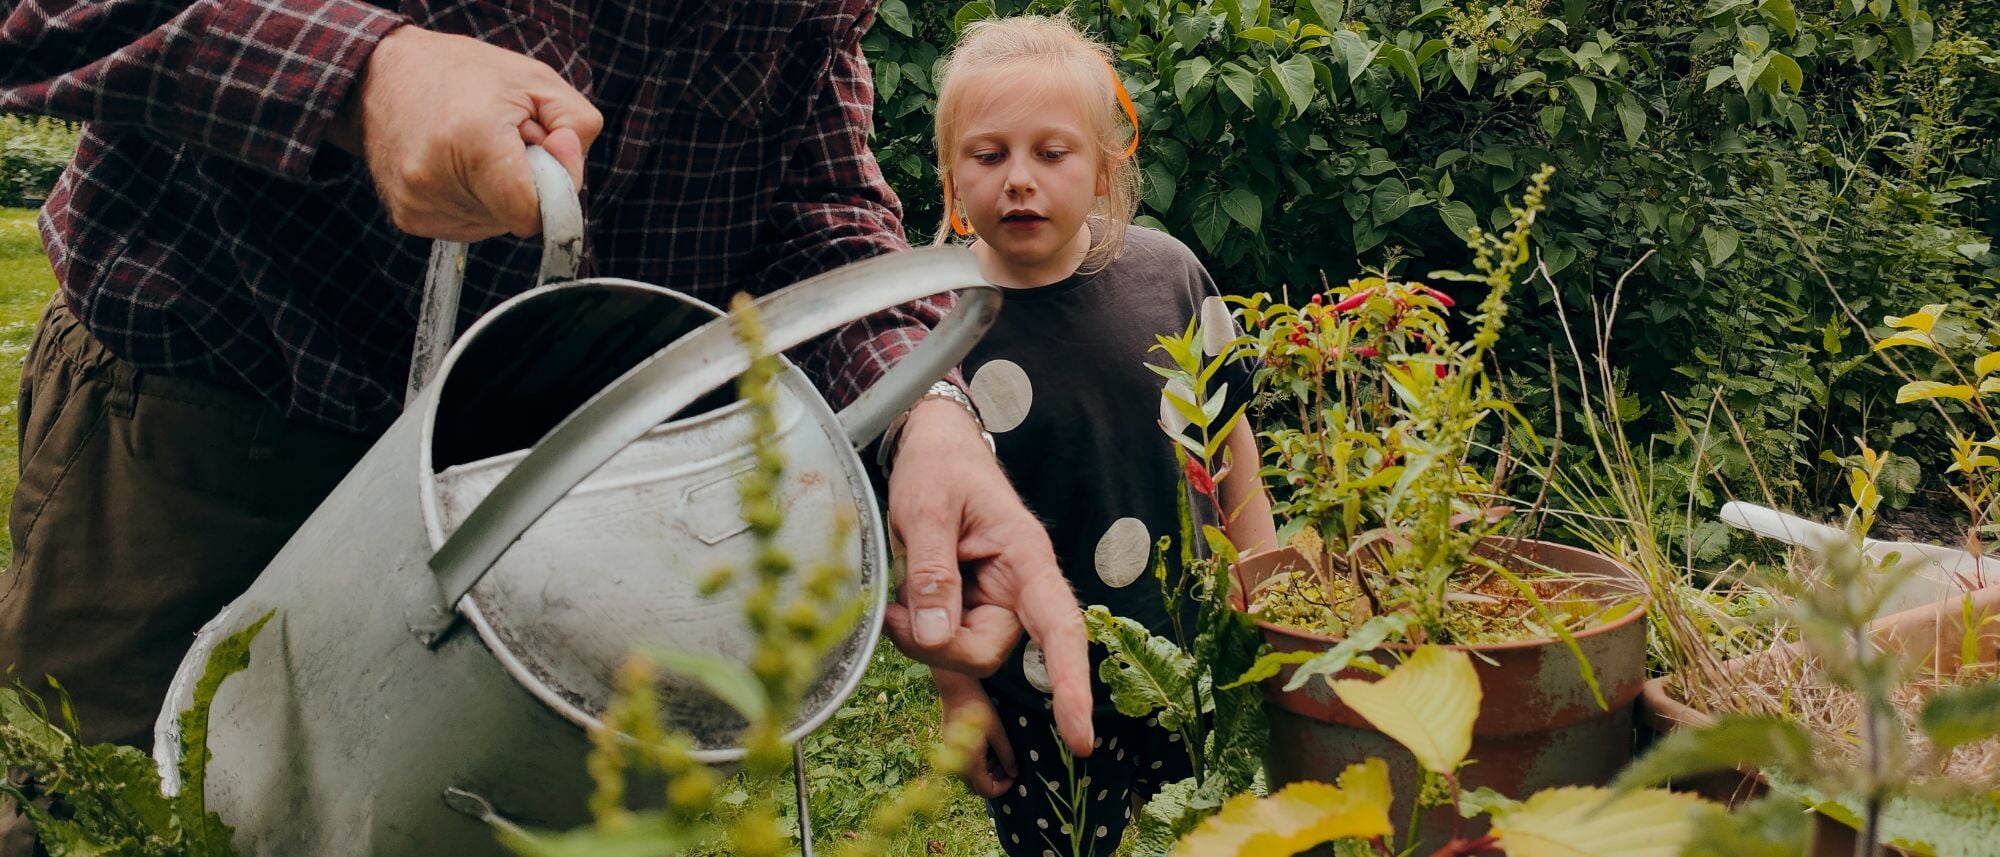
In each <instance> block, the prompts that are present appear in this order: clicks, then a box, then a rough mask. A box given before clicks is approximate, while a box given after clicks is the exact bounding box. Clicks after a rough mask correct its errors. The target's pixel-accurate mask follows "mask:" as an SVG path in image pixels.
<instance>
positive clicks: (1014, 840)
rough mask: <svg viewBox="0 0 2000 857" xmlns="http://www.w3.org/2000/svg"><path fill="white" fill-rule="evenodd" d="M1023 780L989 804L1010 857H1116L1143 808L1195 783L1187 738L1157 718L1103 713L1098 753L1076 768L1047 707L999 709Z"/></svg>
mask: <svg viewBox="0 0 2000 857" xmlns="http://www.w3.org/2000/svg"><path fill="white" fill-rule="evenodd" d="M993 706H994V709H995V710H996V711H998V712H999V715H1000V721H1001V723H1003V724H1005V726H1006V729H1007V740H1008V742H1009V743H1011V744H1012V745H1013V748H1014V767H1015V769H1016V770H1017V771H1019V772H1020V776H1017V777H1015V778H1014V787H1013V788H1011V789H1009V790H1008V791H1007V793H1006V794H1005V795H1002V796H1001V797H1000V798H998V799H997V800H989V801H987V802H986V811H987V813H988V814H990V815H992V816H993V826H994V828H995V830H996V831H997V832H998V833H999V835H1000V847H1001V848H1002V849H1003V850H1005V851H1006V853H1007V855H1008V857H1111V855H1112V853H1113V852H1116V851H1117V850H1118V841H1119V839H1120V838H1121V837H1123V836H1124V834H1125V828H1126V826H1127V825H1129V824H1131V823H1132V820H1133V819H1135V818H1137V817H1138V815H1139V807H1141V806H1143V805H1144V804H1145V802H1146V801H1147V800H1148V799H1150V798H1151V797H1152V796H1153V795H1154V793H1156V792H1158V791H1159V789H1160V787H1161V786H1163V785H1166V784H1167V783H1171V782H1175V781H1177V780H1183V779H1186V778H1188V777H1190V776H1193V775H1194V774H1193V767H1192V763H1191V762H1190V761H1189V760H1188V750H1187V745H1186V744H1185V743H1184V742H1183V741H1182V739H1181V736H1180V735H1178V734H1175V733H1173V732H1170V731H1168V730H1167V729H1165V728H1163V727H1161V726H1160V725H1159V722H1158V721H1157V720H1153V719H1151V718H1132V717H1126V716H1124V715H1122V714H1119V713H1118V712H1116V711H1111V710H1100V711H1099V712H1098V713H1097V717H1096V723H1095V726H1096V732H1097V746H1096V749H1095V750H1093V751H1092V752H1091V754H1090V756H1089V757H1088V758H1082V759H1074V760H1072V762H1071V763H1070V764H1068V765H1065V763H1064V761H1063V751H1062V748H1061V745H1060V744H1059V743H1058V739H1057V738H1056V729H1055V719H1054V716H1053V715H1052V714H1050V712H1049V709H1048V706H1047V705H1046V704H1044V705H1042V706H1035V707H1032V708H1030V707H1024V706H1023V705H1021V704H1020V703H1018V702H1014V701H1011V700H1006V699H999V700H995V701H994V704H993Z"/></svg>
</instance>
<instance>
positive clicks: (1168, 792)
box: [1129, 777, 1222, 857]
mask: <svg viewBox="0 0 2000 857" xmlns="http://www.w3.org/2000/svg"><path fill="white" fill-rule="evenodd" d="M1208 791H1209V790H1207V789H1203V788H1202V787H1201V786H1200V785H1199V784H1197V783H1196V781H1195V778H1193V777H1189V778H1187V779H1184V780H1178V781H1175V782H1171V783H1168V784H1166V785H1164V786H1161V787H1160V790H1159V792H1158V793H1156V794H1154V795H1153V797H1152V799H1150V800H1148V801H1146V805H1145V806H1144V807H1141V808H1140V810H1139V818H1138V819H1137V820H1136V821H1135V822H1134V823H1133V830H1132V835H1131V838H1130V840H1129V841H1130V842H1131V846H1132V857H1166V855H1167V853H1168V852H1170V851H1172V850H1174V845H1175V844H1176V843H1178V842H1180V840H1181V837H1183V836H1186V835H1187V834H1188V833H1189V832H1190V831H1192V830H1194V828H1195V826H1196V825H1199V824H1200V823H1201V822H1202V820H1203V819H1206V818H1208V817H1209V816H1210V815H1212V814H1214V813H1215V811H1216V810H1217V809H1220V808H1221V807H1222V801H1221V800H1219V799H1216V798H1215V797H1214V796H1213V795H1211V794H1208V793H1207V792H1208Z"/></svg>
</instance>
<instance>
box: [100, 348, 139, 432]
mask: <svg viewBox="0 0 2000 857" xmlns="http://www.w3.org/2000/svg"><path fill="white" fill-rule="evenodd" d="M105 368H107V369H110V370H111V378H110V381H111V401H110V402H109V403H108V404H109V406H110V408H111V413H113V414H115V415H117V416H118V417H121V418H123V419H128V420H129V419H131V418H132V414H133V412H134V411H135V410H136V409H137V408H138V403H139V384H140V372H139V370H138V368H137V367H135V366H133V365H132V364H130V363H127V362H125V361H123V360H115V359H114V360H112V361H110V365H108V366H106V367H105Z"/></svg>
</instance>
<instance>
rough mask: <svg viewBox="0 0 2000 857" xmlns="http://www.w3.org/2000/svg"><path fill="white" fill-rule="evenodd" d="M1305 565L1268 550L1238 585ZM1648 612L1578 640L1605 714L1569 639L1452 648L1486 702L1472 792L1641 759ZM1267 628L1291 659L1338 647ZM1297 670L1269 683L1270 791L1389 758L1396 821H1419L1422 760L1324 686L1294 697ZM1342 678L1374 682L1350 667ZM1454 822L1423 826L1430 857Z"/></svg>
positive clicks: (1586, 568) (1537, 551)
mask: <svg viewBox="0 0 2000 857" xmlns="http://www.w3.org/2000/svg"><path fill="white" fill-rule="evenodd" d="M1515 553H1516V554H1517V555H1519V556H1520V557H1521V558H1522V559H1523V560H1527V561H1531V562H1533V563H1537V564H1540V565H1542V566H1546V567H1549V568H1554V569H1557V570H1560V571H1563V572H1567V573H1569V574H1572V575H1575V576H1577V577H1579V578H1584V579H1587V580H1589V581H1590V582H1589V583H1588V584H1587V586H1588V587H1589V588H1590V589H1591V590H1593V591H1592V592H1591V594H1592V595H1595V596H1598V597H1635V598H1640V599H1646V598H1647V594H1646V593H1647V590H1646V586H1645V584H1644V583H1643V582H1642V581H1641V580H1640V579H1639V578H1638V577H1637V576H1636V575H1635V574H1633V573H1632V571H1631V570H1630V569H1627V568H1626V567H1625V566H1623V565H1622V564H1619V563H1617V562H1614V561H1612V560H1610V559H1608V558H1606V557H1603V556H1600V555H1598V554H1595V553H1592V552H1590V551H1586V550H1581V549H1578V548H1572V547H1567V546H1564V545H1558V544H1553V543H1549V542H1538V541H1526V540H1523V541H1521V542H1519V543H1518V544H1517V545H1516V547H1515ZM1304 565H1305V563H1304V560H1303V558H1302V557H1301V556H1300V555H1299V554H1298V553H1297V552H1296V551H1294V550H1291V549H1289V548H1287V549H1280V550H1275V551H1266V552H1263V553H1260V554H1255V555H1252V556H1249V557H1246V558H1244V560H1243V561H1242V563H1240V564H1239V566H1238V570H1239V572H1240V573H1241V577H1240V578H1239V579H1240V580H1241V581H1242V582H1243V585H1244V586H1245V587H1246V588H1248V589H1249V590H1251V591H1255V590H1256V588H1257V585H1258V583H1259V582H1261V581H1263V580H1265V579H1267V578H1269V577H1271V576H1273V575H1275V574H1278V573H1280V572H1282V571H1287V570H1292V569H1297V568H1303V567H1304ZM1645 606H1646V605H1645V603H1643V602H1642V604H1641V605H1640V609H1635V610H1632V611H1630V612H1628V613H1626V614H1625V615H1623V616H1620V617H1618V618H1617V619H1615V620H1613V621H1611V622H1609V623H1606V624H1604V625H1601V626H1598V627H1594V628H1590V629H1588V630H1585V631H1583V632H1581V633H1579V634H1577V635H1576V641H1577V644H1578V646H1579V648H1581V649H1582V650H1583V653H1584V656H1585V657H1586V658H1588V659H1589V662H1590V665H1591V667H1592V668H1593V669H1594V670H1595V672H1596V676H1597V681H1598V685H1599V687H1600V688H1601V689H1602V691H1603V694H1604V700H1605V702H1606V703H1607V704H1608V706H1609V707H1608V708H1601V707H1599V706H1598V704H1597V701H1596V698H1595V697H1594V696H1593V695H1592V693H1591V691H1590V687H1589V685H1588V684H1587V683H1586V682H1585V681H1584V678H1583V673H1582V671H1581V669H1580V668H1579V665H1578V663H1577V660H1576V657H1575V655H1573V654H1572V653H1571V652H1570V650H1569V648H1568V647H1567V646H1565V645H1563V643H1562V642H1561V641H1560V640H1556V639H1542V640H1530V641H1525V642H1516V643H1498V644H1487V645H1475V646H1454V647H1452V648H1458V649H1463V650H1466V651H1468V652H1470V653H1471V654H1472V659H1473V667H1474V669H1475V670H1476V671H1477V672H1478V674H1479V684H1480V689H1481V693H1482V700H1483V701H1482V703H1481V706H1480V712H1479V718H1478V720H1477V721H1475V722H1474V724H1473V739H1472V752H1471V754H1470V755H1469V756H1468V758H1469V759H1471V760H1472V761H1473V762H1474V764H1472V765H1470V766H1468V767H1466V768H1465V769H1464V770H1463V774H1462V778H1461V779H1462V785H1463V787H1464V788H1466V789H1468V790H1470V789H1474V788H1479V787H1486V788H1490V789H1493V790H1495V791H1498V792H1500V793H1502V794H1505V795H1508V796H1510V797H1517V798H1520V797H1526V796H1528V795H1530V794H1532V793H1534V792H1536V791H1538V790H1540V789H1544V788H1549V787H1552V786H1565V785H1596V784H1603V783H1606V782H1609V781H1610V779H1611V777H1612V776H1613V775H1614V774H1616V773H1617V771H1618V770H1619V769H1620V768H1622V767H1624V765H1625V763H1626V762H1627V761H1628V760H1629V759H1630V758H1631V754H1632V710H1633V700H1634V699H1635V698H1637V697H1638V695H1639V690H1640V687H1641V686H1642V685H1643V684H1644V683H1645V680H1646V624H1645V622H1644V621H1643V617H1644V616H1645V613H1646V611H1645V609H1644V607H1645ZM1257 624H1258V626H1259V627H1261V628H1262V629H1263V632H1264V640H1265V642H1267V643H1269V644H1270V645H1271V647H1272V648H1273V649H1275V650H1277V651H1281V652H1295V651H1324V650H1326V649H1329V648H1332V647H1333V646H1334V645H1335V644H1336V643H1338V642H1339V640H1337V639H1335V638H1333V637H1328V636H1325V635H1322V634H1315V633H1313V632H1311V631H1307V630H1304V629H1301V628H1295V627H1290V626H1286V625H1279V624H1275V623H1271V622H1265V621H1262V620H1259V621H1258V623H1257ZM1414 649H1415V647H1414V646H1410V645H1406V644H1389V645H1384V646H1382V647H1381V648H1379V649H1377V650H1376V657H1375V660H1377V661H1378V662H1382V663H1392V662H1393V661H1394V659H1395V657H1396V655H1398V654H1406V653H1408V652H1411V651H1414ZM1292 672H1293V668H1290V667H1287V668H1286V669H1285V670H1284V671H1283V672H1280V673H1279V674H1278V675H1277V676H1276V677H1274V678H1272V679H1269V680H1267V681H1265V682H1264V685H1263V686H1264V695H1265V699H1266V700H1267V705H1266V706H1265V710H1266V711H1267V712H1268V713H1269V715H1270V718H1271V740H1270V744H1269V747H1268V751H1267V752H1266V754H1265V760H1264V763H1265V770H1266V772H1267V773H1268V775H1269V778H1270V782H1271V785H1272V787H1273V788H1276V787H1278V786H1281V785H1284V784H1286V783H1292V782H1298V781H1302V780H1319V781H1325V782H1331V781H1332V780H1333V779H1334V778H1335V777H1337V776H1338V775H1339V774H1340V772H1341V771H1342V770H1343V769H1345V768H1346V767H1347V766H1348V765H1350V764H1353V763H1356V762H1360V761H1362V760H1364V759H1367V758H1369V757H1371V756H1379V757H1381V758H1383V759H1385V760H1387V761H1388V763H1389V770H1390V774H1391V777H1392V783H1393V786H1394V791H1395V795H1396V808H1395V809H1394V810H1393V814H1392V815H1391V817H1392V818H1394V819H1397V820H1398V822H1397V823H1398V824H1401V823H1402V820H1403V819H1407V818H1409V812H1410V800H1411V799H1412V797H1413V796H1414V795H1415V794H1416V791H1417V784H1418V769H1417V764H1416V760H1415V757H1413V756H1411V755H1410V753H1409V751H1407V750H1405V749H1403V747H1402V746H1401V745H1399V744H1397V743H1396V742H1395V741H1394V740H1393V739H1391V738H1389V737H1388V736H1386V735H1384V734H1382V733H1381V732H1379V731H1377V730H1375V729H1374V728H1373V727H1371V726H1369V725H1368V723H1367V721H1366V720H1363V719H1362V718H1361V717H1360V716H1358V715H1356V714H1355V713H1354V712H1353V710H1351V709H1349V708H1348V707H1347V706H1346V705H1344V704H1342V703H1341V701H1340V699H1339V698H1338V697H1336V696H1335V695H1334V693H1333V689H1332V687H1331V686H1329V685H1328V684H1327V683H1326V682H1325V681H1313V682H1308V683H1307V684H1306V685H1305V686H1303V687H1300V688H1299V689H1298V690H1295V691H1287V690H1285V689H1284V687H1285V684H1286V683H1287V682H1289V681H1290V680H1291V676H1292ZM1337 677H1338V678H1360V679H1368V678H1372V677H1373V676H1372V675H1371V674H1369V673H1367V672H1365V671H1362V670H1348V671H1346V672H1343V673H1341V674H1340V675H1339V676H1337ZM1452 821H1453V819H1452V813H1451V811H1450V809H1449V808H1439V809H1434V810H1432V811H1431V812H1429V813H1427V814H1426V815H1425V816H1424V818H1423V820H1422V822H1421V824H1420V838H1421V839H1422V841H1423V843H1425V844H1424V847H1423V848H1421V849H1420V851H1427V850H1429V849H1430V848H1433V847H1436V846H1438V845H1442V844H1443V843H1444V841H1445V840H1446V839H1447V838H1449V836H1450V833H1451V829H1452ZM1480 827H1483V824H1479V825H1475V823H1474V822H1473V821H1470V820H1468V821H1466V822H1464V827H1463V832H1464V834H1465V835H1468V836H1470V835H1476V834H1477V833H1478V832H1480V830H1479V828H1480Z"/></svg>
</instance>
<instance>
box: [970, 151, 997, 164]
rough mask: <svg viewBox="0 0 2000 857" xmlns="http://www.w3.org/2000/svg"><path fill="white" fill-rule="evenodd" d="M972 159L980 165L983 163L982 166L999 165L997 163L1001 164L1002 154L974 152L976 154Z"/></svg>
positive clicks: (973, 154)
mask: <svg viewBox="0 0 2000 857" xmlns="http://www.w3.org/2000/svg"><path fill="white" fill-rule="evenodd" d="M972 159H973V160H974V161H977V162H979V163H982V164H997V163H1000V153H999V152H974V153H972Z"/></svg>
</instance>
